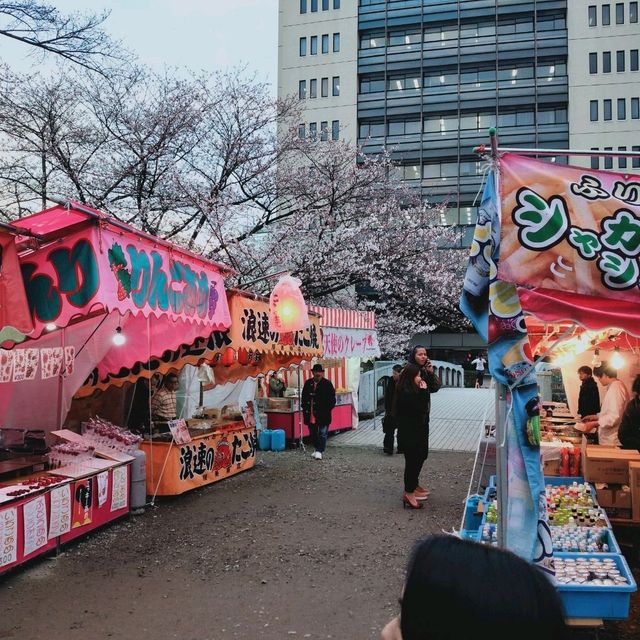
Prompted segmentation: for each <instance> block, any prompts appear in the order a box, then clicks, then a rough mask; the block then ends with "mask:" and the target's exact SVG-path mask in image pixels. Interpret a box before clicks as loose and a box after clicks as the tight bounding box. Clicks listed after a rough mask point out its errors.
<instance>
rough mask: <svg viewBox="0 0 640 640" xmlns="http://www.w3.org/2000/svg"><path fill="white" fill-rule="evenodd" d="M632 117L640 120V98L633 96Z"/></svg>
mask: <svg viewBox="0 0 640 640" xmlns="http://www.w3.org/2000/svg"><path fill="white" fill-rule="evenodd" d="M631 119H632V120H640V98H631Z"/></svg>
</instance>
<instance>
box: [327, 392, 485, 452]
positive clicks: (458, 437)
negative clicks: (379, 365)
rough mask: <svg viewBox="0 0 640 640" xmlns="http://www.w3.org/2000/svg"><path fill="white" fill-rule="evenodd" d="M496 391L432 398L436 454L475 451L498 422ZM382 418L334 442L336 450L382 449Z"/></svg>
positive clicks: (432, 439) (443, 394)
mask: <svg viewBox="0 0 640 640" xmlns="http://www.w3.org/2000/svg"><path fill="white" fill-rule="evenodd" d="M494 400H495V391H494V390H493V389H440V391H438V393H434V394H433V395H432V396H431V422H430V429H431V433H430V438H429V446H430V447H431V450H432V451H472V452H475V451H476V449H477V447H478V439H479V437H480V435H481V433H484V426H485V424H486V423H487V422H489V423H493V422H494V412H495V409H494V406H495V405H494ZM382 438H383V434H382V416H376V419H375V422H374V420H362V421H361V422H360V425H359V426H358V428H357V429H354V430H353V431H347V432H345V433H341V434H339V435H336V436H334V437H333V438H332V441H331V442H332V444H334V445H336V446H354V447H362V446H376V447H381V446H382Z"/></svg>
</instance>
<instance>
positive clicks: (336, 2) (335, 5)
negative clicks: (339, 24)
mask: <svg viewBox="0 0 640 640" xmlns="http://www.w3.org/2000/svg"><path fill="white" fill-rule="evenodd" d="M333 8H334V9H339V8H340V0H333Z"/></svg>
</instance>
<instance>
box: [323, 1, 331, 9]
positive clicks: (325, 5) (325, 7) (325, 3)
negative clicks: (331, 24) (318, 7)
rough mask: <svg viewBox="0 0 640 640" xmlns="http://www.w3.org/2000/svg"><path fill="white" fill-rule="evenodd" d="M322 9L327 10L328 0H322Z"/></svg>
mask: <svg viewBox="0 0 640 640" xmlns="http://www.w3.org/2000/svg"><path fill="white" fill-rule="evenodd" d="M322 10H323V11H329V0H322Z"/></svg>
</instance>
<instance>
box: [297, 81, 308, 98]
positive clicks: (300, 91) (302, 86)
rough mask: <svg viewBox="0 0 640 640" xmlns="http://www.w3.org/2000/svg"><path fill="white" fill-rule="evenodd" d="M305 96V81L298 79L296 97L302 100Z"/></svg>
mask: <svg viewBox="0 0 640 640" xmlns="http://www.w3.org/2000/svg"><path fill="white" fill-rule="evenodd" d="M306 97H307V81H306V80H300V82H298V98H300V100H304V99H305V98H306Z"/></svg>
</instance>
